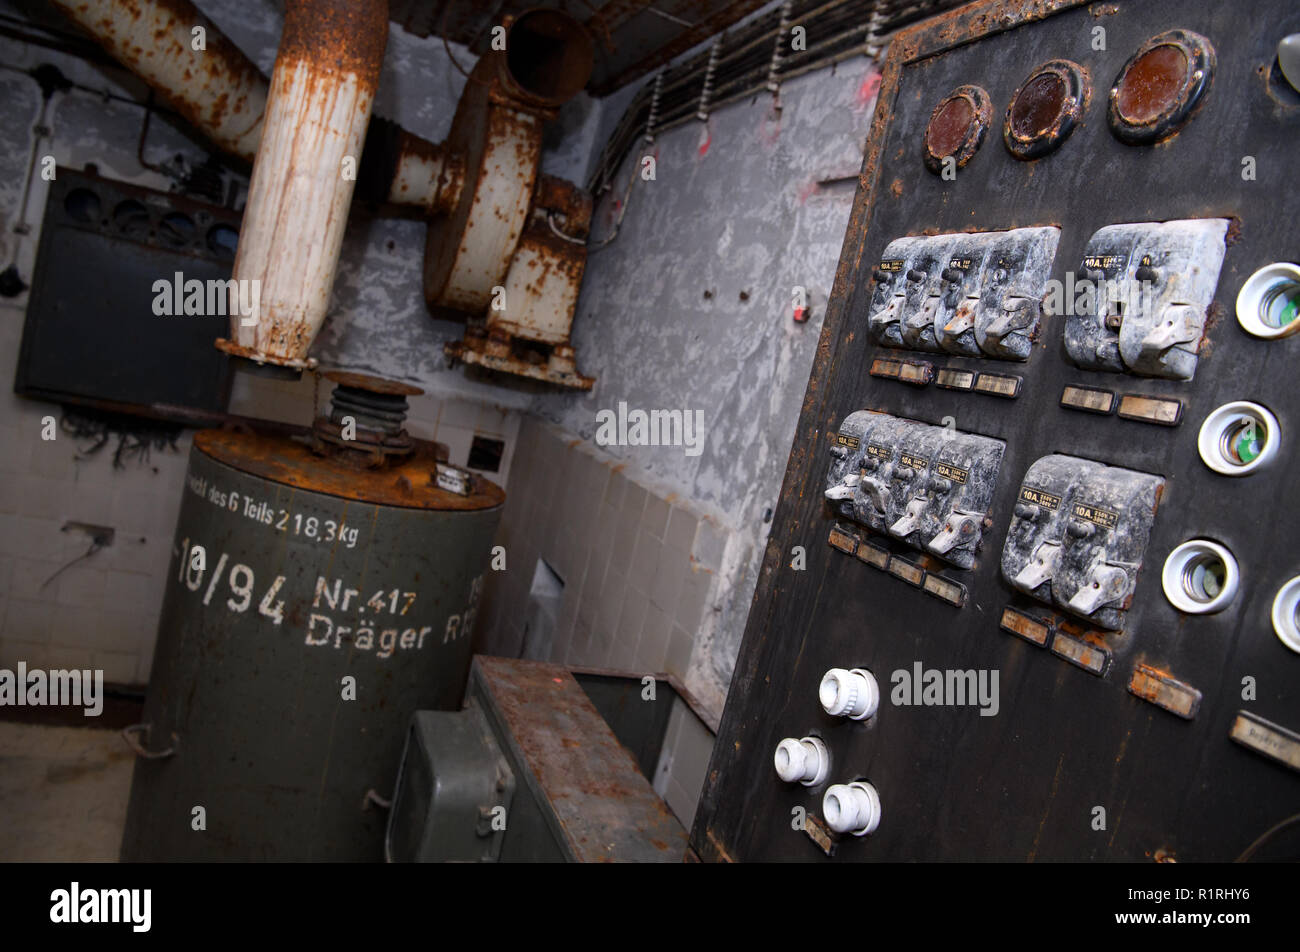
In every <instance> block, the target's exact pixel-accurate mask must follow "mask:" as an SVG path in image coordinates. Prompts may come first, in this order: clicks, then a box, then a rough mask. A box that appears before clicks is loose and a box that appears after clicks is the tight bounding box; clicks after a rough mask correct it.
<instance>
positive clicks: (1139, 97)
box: [1107, 30, 1215, 145]
mask: <svg viewBox="0 0 1300 952" xmlns="http://www.w3.org/2000/svg"><path fill="white" fill-rule="evenodd" d="M1214 64H1215V57H1214V47H1213V46H1212V45H1211V44H1210V41H1209V40H1207V39H1206V38H1205V37H1203V36H1201V35H1200V34H1199V33H1192V32H1191V31H1190V30H1169V31H1168V32H1166V33H1160V34H1157V35H1156V36H1153V37H1151V39H1149V40H1147V41H1146V42H1145V43H1143V44H1142V46H1141V47H1139V48H1138V51H1137V52H1136V53H1134V54H1133V55H1132V56H1131V57H1130V58H1129V61H1128V62H1127V63H1125V64H1124V67H1123V69H1121V70H1120V71H1119V76H1117V77H1116V78H1115V84H1114V85H1113V86H1111V88H1110V106H1109V108H1108V112H1107V115H1108V118H1109V120H1110V128H1111V131H1112V132H1114V133H1115V136H1116V137H1117V138H1119V139H1120V140H1121V141H1123V142H1127V143H1129V144H1130V145H1151V144H1152V143H1155V142H1159V141H1161V140H1162V139H1167V138H1169V137H1170V136H1172V135H1174V134H1175V133H1176V132H1178V130H1179V129H1181V128H1182V127H1183V126H1184V125H1186V123H1187V120H1189V119H1190V118H1191V117H1192V113H1194V112H1195V111H1196V107H1197V106H1198V105H1199V104H1200V102H1201V100H1202V99H1204V98H1205V93H1206V92H1207V91H1208V90H1209V88H1210V83H1211V82H1212V81H1213V79H1214Z"/></svg>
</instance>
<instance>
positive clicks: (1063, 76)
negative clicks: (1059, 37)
mask: <svg viewBox="0 0 1300 952" xmlns="http://www.w3.org/2000/svg"><path fill="white" fill-rule="evenodd" d="M1091 94H1092V87H1091V84H1090V83H1089V81H1088V71H1087V70H1086V69H1084V68H1083V67H1082V66H1080V65H1079V64H1078V63H1074V62H1071V61H1070V60H1063V59H1062V60H1048V61H1047V62H1046V63H1043V64H1042V65H1041V66H1038V67H1036V68H1035V69H1034V71H1033V72H1032V73H1030V74H1029V76H1028V78H1026V79H1025V81H1024V82H1023V83H1021V84H1020V88H1019V89H1017V90H1016V91H1015V93H1014V94H1013V95H1012V97H1011V104H1010V105H1009V106H1007V115H1006V119H1005V120H1003V123H1002V140H1003V141H1004V142H1005V143H1006V145H1007V150H1008V151H1009V152H1010V153H1011V154H1012V155H1014V156H1015V157H1016V158H1017V159H1025V160H1029V159H1038V158H1042V157H1043V156H1045V155H1047V154H1048V153H1049V152H1052V151H1053V150H1055V149H1056V148H1058V147H1059V146H1060V144H1061V143H1062V142H1064V141H1065V140H1066V139H1067V138H1068V137H1069V135H1070V133H1071V132H1073V131H1074V127H1075V125H1076V124H1077V123H1078V121H1079V117H1080V116H1082V115H1083V111H1084V110H1085V109H1087V108H1088V100H1089V98H1090V97H1091Z"/></svg>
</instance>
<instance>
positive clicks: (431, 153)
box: [388, 130, 465, 215]
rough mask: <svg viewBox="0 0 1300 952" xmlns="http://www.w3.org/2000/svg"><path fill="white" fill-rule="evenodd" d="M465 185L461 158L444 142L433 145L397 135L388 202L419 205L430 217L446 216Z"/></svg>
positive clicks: (416, 138)
mask: <svg viewBox="0 0 1300 952" xmlns="http://www.w3.org/2000/svg"><path fill="white" fill-rule="evenodd" d="M464 185H465V158H464V156H462V155H459V154H457V153H455V152H453V151H452V150H451V149H449V148H447V146H446V145H445V144H444V143H438V144H436V145H435V144H434V143H432V142H429V141H428V140H427V139H421V138H420V137H419V136H414V135H411V134H410V133H409V132H406V131H405V130H403V131H402V132H401V133H400V135H399V138H398V144H397V159H396V162H395V163H394V169H393V184H392V187H391V188H390V189H389V192H388V200H389V201H390V202H393V203H395V204H398V205H418V206H420V207H421V208H424V209H425V210H427V211H428V212H429V213H430V214H433V215H445V214H448V213H449V212H450V211H451V210H452V209H453V208H455V207H456V203H457V202H459V201H460V191H461V189H462V188H463V187H464Z"/></svg>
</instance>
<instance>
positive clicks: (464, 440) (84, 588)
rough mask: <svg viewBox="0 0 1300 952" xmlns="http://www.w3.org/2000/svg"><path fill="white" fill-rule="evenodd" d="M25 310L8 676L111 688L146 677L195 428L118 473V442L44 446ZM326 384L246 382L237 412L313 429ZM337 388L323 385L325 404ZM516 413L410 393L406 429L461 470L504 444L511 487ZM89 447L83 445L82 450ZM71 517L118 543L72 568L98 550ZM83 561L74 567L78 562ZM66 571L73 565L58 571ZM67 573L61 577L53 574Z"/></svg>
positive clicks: (13, 425) (1, 530) (9, 309)
mask: <svg viewBox="0 0 1300 952" xmlns="http://www.w3.org/2000/svg"><path fill="white" fill-rule="evenodd" d="M22 324H23V309H22V308H21V307H14V306H11V305H10V306H6V305H0V354H2V355H3V357H2V358H0V359H3V361H4V363H3V367H2V368H0V373H3V377H0V380H3V381H4V383H5V386H4V387H3V392H2V393H0V668H9V669H12V668H13V667H14V666H15V665H16V664H17V662H19V661H25V662H26V663H27V664H28V666H30V667H41V668H50V667H66V666H76V667H83V668H84V667H91V668H102V669H103V671H104V678H105V680H106V681H112V682H116V683H120V684H143V683H145V682H146V681H147V680H148V676H149V666H150V664H151V662H152V659H153V646H154V641H155V637H156V634H157V628H158V614H159V611H160V610H161V607H162V597H163V590H164V587H165V585H166V581H167V579H166V575H167V568H168V563H169V561H170V558H171V552H170V549H171V543H172V534H173V530H174V529H175V525H176V516H177V513H178V512H179V511H180V499H181V489H182V485H183V482H184V476H185V469H186V465H187V461H188V457H189V448H190V435H191V431H189V430H186V431H183V432H182V434H181V437H180V439H179V440H178V441H177V450H176V451H172V450H170V449H165V450H155V451H153V452H152V453H151V454H150V457H149V460H148V461H147V462H146V463H144V464H137V463H135V462H133V461H128V462H127V463H126V465H125V468H123V469H116V470H115V469H114V468H113V465H112V459H113V449H114V448H115V446H116V441H115V440H114V441H110V442H109V444H108V445H107V446H105V447H104V449H103V450H102V451H101V452H100V453H98V454H96V455H93V456H89V457H85V458H82V455H81V453H80V452H79V449H80V448H81V447H79V446H78V443H77V442H76V441H74V440H73V439H72V437H71V436H69V435H68V434H66V433H64V432H61V431H60V432H58V433H57V436H56V438H55V439H54V440H52V441H46V440H43V439H42V438H41V431H42V419H43V418H45V417H47V416H52V417H54V419H55V420H56V421H57V420H59V419H60V418H61V417H62V410H61V408H60V407H59V406H57V405H55V404H51V403H45V402H42V401H36V400H28V399H26V398H23V397H18V396H16V395H14V393H13V390H12V381H13V379H14V370H15V368H16V366H17V360H18V350H19V343H20V341H21V338H22ZM314 380H315V378H314V377H312V376H310V375H306V376H304V377H303V379H302V380H301V381H297V382H288V381H278V380H271V379H267V378H263V377H254V376H250V375H246V374H239V375H237V377H236V381H235V385H234V388H233V390H232V395H231V406H230V411H231V412H232V413H236V414H240V415H244V416H250V417H258V418H262V419H276V420H284V421H290V422H297V423H307V422H309V421H310V420H311V417H312V408H313V403H314V402H315V401H316V399H317V395H316V392H315V383H314ZM330 386H331V385H330V384H329V383H328V382H325V381H322V382H321V385H320V394H319V405H320V407H321V408H324V407H327V406H328V403H329V390H330ZM518 427H519V417H518V414H517V413H514V412H505V411H501V410H498V409H496V408H492V407H487V408H484V407H480V406H478V405H476V404H468V403H465V404H463V405H461V403H460V402H453V401H440V400H438V399H436V398H434V397H430V396H427V395H425V396H420V397H415V398H412V400H411V411H410V417H409V423H408V430H410V431H411V433H412V434H413V435H415V436H419V437H423V438H426V439H437V440H439V441H441V442H444V443H447V444H449V445H450V446H451V461H452V462H453V463H457V464H460V465H464V464H465V462H466V459H467V456H468V453H469V445H470V441H471V440H472V439H473V436H474V434H475V433H476V432H477V433H483V434H485V435H487V436H491V437H493V438H496V439H504V440H505V442H506V450H505V454H504V457H503V459H502V466H501V471H500V472H498V473H491V474H486V475H488V476H489V478H491V479H493V480H494V481H496V482H498V483H502V484H504V481H505V477H506V474H507V473H508V471H509V469H508V468H509V465H510V460H511V458H512V456H513V445H514V442H515V434H516V433H517V431H518ZM83 446H84V444H83ZM69 521H76V522H86V523H91V524H94V525H101V526H110V527H112V528H113V530H114V540H113V543H112V545H111V546H110V547H108V548H106V549H104V550H102V551H99V552H97V553H95V554H94V555H93V556H90V557H89V558H84V559H80V560H79V561H75V562H73V560H74V559H77V557H78V556H81V555H83V554H84V553H85V552H86V550H87V549H88V548H89V546H90V539H89V538H88V537H87V536H85V535H83V534H81V533H79V532H65V531H63V526H64V525H65V524H66V523H67V522H69ZM70 562H71V563H72V564H71V565H70V566H68V567H67V568H64V566H65V565H68V563H70ZM61 569H62V571H60V570H61ZM56 573H57V574H56Z"/></svg>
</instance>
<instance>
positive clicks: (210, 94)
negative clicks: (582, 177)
mask: <svg viewBox="0 0 1300 952" xmlns="http://www.w3.org/2000/svg"><path fill="white" fill-rule="evenodd" d="M52 3H53V5H54V7H55V8H56V9H58V10H60V11H61V12H62V13H63V14H64V15H65V16H67V17H68V18H69V19H70V20H72V21H73V22H75V23H76V24H78V25H79V26H81V27H82V28H83V29H84V30H86V31H87V32H89V33H90V34H91V35H92V36H93V37H94V38H95V39H96V40H97V41H98V42H99V43H100V45H102V46H103V47H104V49H105V50H107V51H108V52H109V53H111V54H112V55H113V56H114V57H115V58H116V59H117V60H118V62H120V63H121V64H122V65H123V66H125V67H126V68H127V69H129V70H131V71H132V72H133V73H135V74H136V75H137V76H139V77H140V78H141V79H142V80H144V81H145V82H146V83H147V84H148V85H149V86H150V87H151V88H152V89H153V90H154V92H156V93H158V95H160V96H162V97H163V98H164V99H165V100H166V101H167V102H168V103H169V104H170V105H171V106H172V107H173V108H174V109H175V110H176V111H177V112H179V113H180V114H181V115H183V116H184V117H185V118H186V119H187V120H189V122H190V123H191V124H192V125H193V126H194V127H195V128H197V129H198V130H199V131H201V132H203V133H204V134H205V135H207V137H208V138H209V139H211V140H212V142H213V144H214V145H216V146H217V147H219V148H221V149H223V150H225V151H227V152H230V153H232V154H234V155H237V156H239V157H240V158H242V159H246V160H247V161H249V162H251V161H252V160H253V157H254V156H255V155H256V154H257V144H258V142H259V141H260V140H261V137H262V117H263V114H264V113H265V112H266V97H267V94H268V92H269V89H270V84H269V82H268V81H267V79H266V77H265V76H263V75H262V73H261V72H260V71H259V70H258V68H257V66H256V65H254V64H253V62H252V61H251V60H250V59H249V58H248V57H246V56H245V55H244V54H243V53H242V52H240V50H239V48H238V47H237V46H235V45H234V43H232V42H231V41H230V40H229V39H228V38H227V37H226V36H225V34H223V33H222V32H221V30H220V29H219V28H218V27H217V26H216V25H215V24H213V23H212V21H210V20H208V19H207V18H206V17H205V16H204V15H203V14H202V13H200V12H199V11H198V10H197V9H196V8H195V6H194V4H192V3H190V2H189V0H52ZM198 28H201V37H202V44H201V45H202V46H203V47H204V49H201V50H196V49H195V48H194V46H195V45H196V43H198V36H199V35H200V34H196V33H195V30H196V29H198ZM377 158H379V157H377ZM388 164H389V165H390V166H391V170H392V171H391V174H392V182H391V183H390V185H389V187H388V188H387V189H381V190H380V191H379V192H378V194H376V195H373V196H370V197H371V198H373V199H374V200H376V201H379V200H384V199H386V200H387V201H389V202H392V203H394V204H399V205H415V206H418V207H421V208H424V209H426V210H428V211H429V212H431V213H432V214H443V213H445V212H446V211H448V210H449V209H450V208H454V207H455V205H456V200H457V198H458V197H459V188H460V183H461V181H462V180H463V178H464V161H463V159H461V158H459V157H458V156H455V155H451V154H449V153H448V151H447V150H446V148H445V147H444V146H443V145H441V144H435V143H432V142H430V141H429V140H427V139H423V138H421V137H420V136H417V135H413V134H411V133H409V132H406V131H405V130H401V131H400V132H399V133H398V143H397V146H396V149H395V154H392V157H391V158H390V159H389V160H388ZM386 174H387V173H386Z"/></svg>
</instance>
